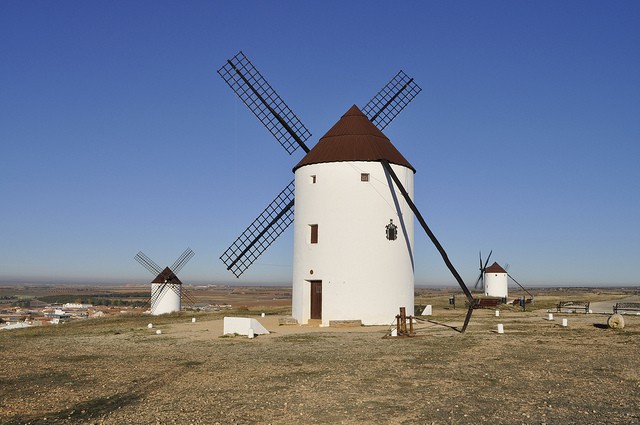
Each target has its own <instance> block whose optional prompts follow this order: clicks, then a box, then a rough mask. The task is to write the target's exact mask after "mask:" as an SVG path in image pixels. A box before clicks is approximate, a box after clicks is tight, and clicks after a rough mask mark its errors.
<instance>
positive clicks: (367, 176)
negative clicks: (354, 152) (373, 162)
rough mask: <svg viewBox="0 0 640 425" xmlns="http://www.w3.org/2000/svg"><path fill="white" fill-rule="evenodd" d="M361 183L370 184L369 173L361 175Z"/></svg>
mask: <svg viewBox="0 0 640 425" xmlns="http://www.w3.org/2000/svg"><path fill="white" fill-rule="evenodd" d="M360 181H361V182H368V181H369V173H361V174H360Z"/></svg>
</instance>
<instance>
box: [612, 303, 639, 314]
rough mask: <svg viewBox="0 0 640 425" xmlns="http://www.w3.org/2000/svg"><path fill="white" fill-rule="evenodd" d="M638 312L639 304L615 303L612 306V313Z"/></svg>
mask: <svg viewBox="0 0 640 425" xmlns="http://www.w3.org/2000/svg"><path fill="white" fill-rule="evenodd" d="M625 311H640V303H616V305H614V306H613V312H614V313H616V314H618V312H625Z"/></svg>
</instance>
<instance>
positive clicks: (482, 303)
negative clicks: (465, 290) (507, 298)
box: [473, 298, 502, 308]
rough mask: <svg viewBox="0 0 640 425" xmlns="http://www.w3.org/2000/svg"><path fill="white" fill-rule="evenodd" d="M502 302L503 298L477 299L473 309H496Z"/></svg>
mask: <svg viewBox="0 0 640 425" xmlns="http://www.w3.org/2000/svg"><path fill="white" fill-rule="evenodd" d="M501 302H502V299H501V298H476V299H475V300H474V303H473V308H495V307H497V306H498V304H500V303H501Z"/></svg>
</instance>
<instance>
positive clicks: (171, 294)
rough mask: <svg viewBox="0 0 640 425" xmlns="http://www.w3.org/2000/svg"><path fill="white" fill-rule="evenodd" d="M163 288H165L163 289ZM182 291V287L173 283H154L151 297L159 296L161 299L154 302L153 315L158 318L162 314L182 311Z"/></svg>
mask: <svg viewBox="0 0 640 425" xmlns="http://www.w3.org/2000/svg"><path fill="white" fill-rule="evenodd" d="M163 286H164V288H162V287H163ZM181 290H182V285H175V284H171V283H167V284H164V283H152V284H151V296H152V297H153V294H158V295H157V297H158V298H159V299H158V300H157V301H155V302H154V300H152V308H151V314H152V315H154V316H157V315H160V314H165V313H173V312H174V311H180V307H181V303H180V294H181ZM158 291H160V292H158Z"/></svg>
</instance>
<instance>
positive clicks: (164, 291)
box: [134, 248, 195, 316]
mask: <svg viewBox="0 0 640 425" xmlns="http://www.w3.org/2000/svg"><path fill="white" fill-rule="evenodd" d="M194 255H195V253H194V252H193V251H192V250H191V249H190V248H187V249H186V250H185V251H184V252H183V253H182V255H180V257H178V259H177V260H176V261H175V262H174V263H173V265H172V266H171V267H165V268H164V269H162V268H161V267H160V266H158V265H157V264H156V263H155V262H154V261H153V260H152V259H150V258H149V257H147V256H146V255H145V254H144V253H143V252H142V251H140V252H138V253H137V254H136V256H135V257H134V258H135V259H136V261H137V262H139V263H140V264H141V265H142V266H143V267H144V268H146V269H147V270H149V271H150V272H151V273H152V274H154V275H156V277H155V279H153V280H152V281H151V296H150V297H149V304H150V305H151V314H152V315H154V316H158V315H160V314H165V313H173V312H179V311H180V310H181V308H182V298H183V297H184V298H186V299H187V300H188V301H189V302H190V303H193V302H194V300H193V297H191V295H190V294H189V293H188V292H186V291H184V288H183V287H182V281H181V280H180V279H178V276H177V273H178V272H179V271H180V270H181V269H182V267H184V265H185V264H187V262H188V261H189V260H190V259H191V257H193V256H194Z"/></svg>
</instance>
